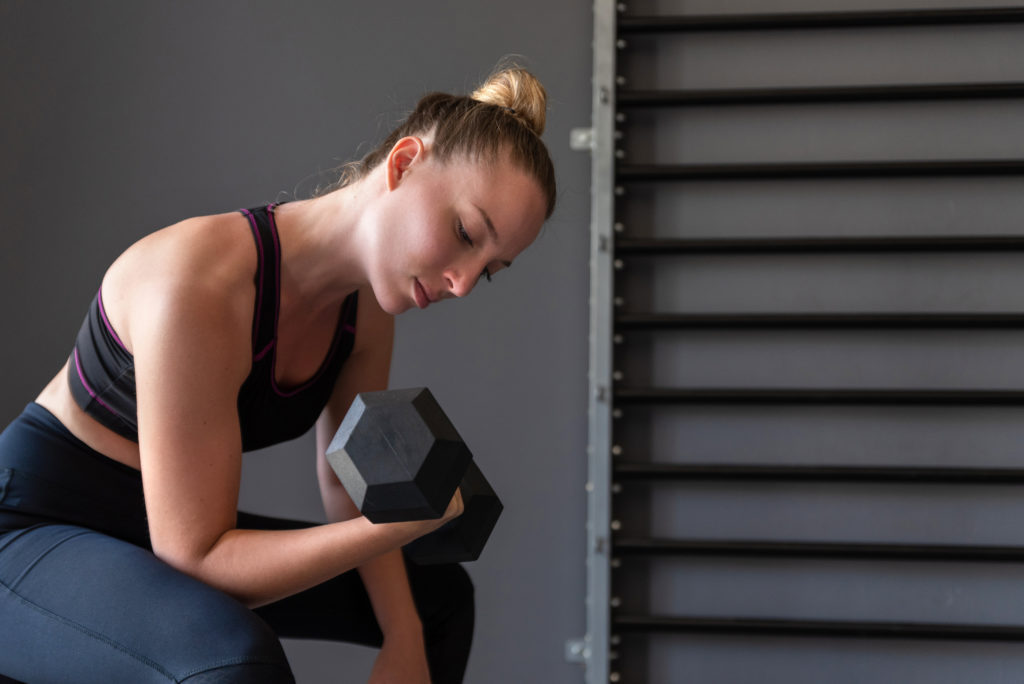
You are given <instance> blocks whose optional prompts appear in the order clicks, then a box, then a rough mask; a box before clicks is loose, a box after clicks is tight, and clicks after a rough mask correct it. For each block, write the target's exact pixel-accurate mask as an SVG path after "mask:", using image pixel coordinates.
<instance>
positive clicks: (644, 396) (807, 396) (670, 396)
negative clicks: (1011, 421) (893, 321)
mask: <svg viewBox="0 0 1024 684" xmlns="http://www.w3.org/2000/svg"><path fill="white" fill-rule="evenodd" d="M614 398H615V402H616V403H618V404H627V403H630V404H755V405H766V404H790V405H803V404H811V405H857V406H863V405H868V406H1024V392H1022V391H1019V390H920V389H915V390H903V389H745V388H742V389H740V388H738V389H703V388H697V389H674V388H672V389H669V388H653V387H652V388H616V389H615V393H614Z"/></svg>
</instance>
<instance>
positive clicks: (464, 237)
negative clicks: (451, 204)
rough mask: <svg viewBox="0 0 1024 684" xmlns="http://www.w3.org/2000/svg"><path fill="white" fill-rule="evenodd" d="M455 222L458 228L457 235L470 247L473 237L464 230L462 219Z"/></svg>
mask: <svg viewBox="0 0 1024 684" xmlns="http://www.w3.org/2000/svg"><path fill="white" fill-rule="evenodd" d="M455 223H456V225H457V226H458V228H459V237H460V238H462V240H463V242H465V243H466V244H467V245H469V246H470V247H472V246H473V238H471V237H469V233H467V232H466V227H465V226H464V225H462V221H461V220H458V221H456V222H455Z"/></svg>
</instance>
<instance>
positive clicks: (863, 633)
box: [613, 615, 1024, 641]
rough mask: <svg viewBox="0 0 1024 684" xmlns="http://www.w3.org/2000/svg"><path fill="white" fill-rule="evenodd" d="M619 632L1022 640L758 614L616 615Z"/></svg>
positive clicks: (1017, 630)
mask: <svg viewBox="0 0 1024 684" xmlns="http://www.w3.org/2000/svg"><path fill="white" fill-rule="evenodd" d="M613 624H614V626H615V628H616V629H617V630H618V631H622V632H627V631H628V632H670V633H678V634H685V633H700V634H747V635H765V636H794V637H854V638H865V639H946V640H957V641H1024V627H1013V626H1004V625H965V624H948V623H918V622H859V621H858V622H853V621H840V620H772V619H758V618H728V617H725V618H711V617H672V616H660V615H618V616H615V617H614V618H613Z"/></svg>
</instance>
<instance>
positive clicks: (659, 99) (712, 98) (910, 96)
mask: <svg viewBox="0 0 1024 684" xmlns="http://www.w3.org/2000/svg"><path fill="white" fill-rule="evenodd" d="M1017 97H1024V83H945V84H941V83H936V84H927V85H871V86H833V87H825V86H822V87H814V88H742V89H726V88H719V89H713V90H619V92H618V94H617V98H618V104H619V109H627V108H641V107H696V106H708V105H716V106H718V105H766V104H819V103H822V104H830V103H839V102H844V103H846V102H905V101H924V100H980V99H997V98H1017Z"/></svg>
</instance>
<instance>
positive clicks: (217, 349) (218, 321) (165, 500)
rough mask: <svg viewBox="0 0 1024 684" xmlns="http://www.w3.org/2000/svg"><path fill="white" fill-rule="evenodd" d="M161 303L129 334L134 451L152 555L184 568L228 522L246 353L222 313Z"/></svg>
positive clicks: (241, 337) (213, 307)
mask: <svg viewBox="0 0 1024 684" xmlns="http://www.w3.org/2000/svg"><path fill="white" fill-rule="evenodd" d="M169 299H170V300H172V301H164V302H162V303H161V304H159V305H157V306H155V307H152V308H151V309H148V310H147V311H146V312H145V313H144V314H141V315H140V316H139V319H140V321H141V325H136V326H135V329H136V331H137V333H136V334H135V336H134V340H133V343H134V354H135V370H136V395H137V400H138V422H139V452H140V458H141V467H142V481H143V488H144V492H145V499H146V513H147V516H148V518H149V529H150V536H151V540H152V544H153V550H154V552H156V553H157V555H159V556H161V557H162V558H163V559H164V560H166V561H168V562H170V563H171V564H172V565H176V566H179V567H187V566H188V565H190V564H191V563H194V562H198V561H199V560H201V559H202V557H203V555H204V554H205V553H206V552H207V551H208V550H209V549H210V548H211V547H212V546H213V544H214V543H215V542H216V541H217V539H218V538H219V537H220V536H221V535H222V534H223V533H224V532H226V531H227V530H229V529H231V528H233V527H234V524H235V515H236V507H237V501H238V489H239V482H240V477H241V453H242V446H241V433H240V429H239V423H238V411H237V408H236V401H237V393H238V388H239V386H240V384H241V381H242V379H243V378H244V376H245V374H246V373H247V370H246V369H247V367H248V365H249V360H248V357H249V356H250V354H249V353H248V352H249V350H248V335H247V334H246V331H244V329H243V330H238V326H235V325H232V324H231V316H230V315H227V314H228V312H227V311H226V310H225V309H226V306H221V305H219V304H218V302H217V301H216V300H215V299H214V300H212V301H211V300H207V301H205V302H202V301H199V299H200V298H197V297H192V298H169ZM189 299H191V302H190V301H188V300H189ZM218 309H222V310H218Z"/></svg>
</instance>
